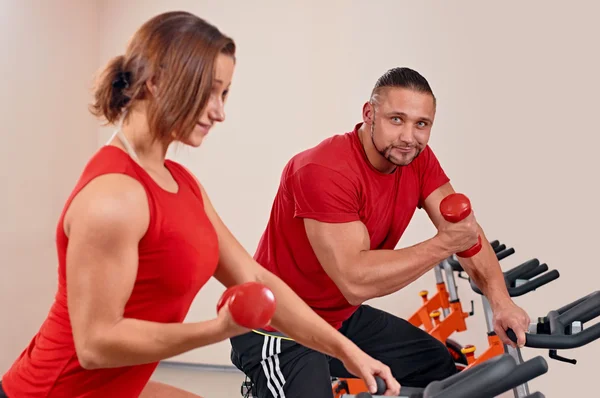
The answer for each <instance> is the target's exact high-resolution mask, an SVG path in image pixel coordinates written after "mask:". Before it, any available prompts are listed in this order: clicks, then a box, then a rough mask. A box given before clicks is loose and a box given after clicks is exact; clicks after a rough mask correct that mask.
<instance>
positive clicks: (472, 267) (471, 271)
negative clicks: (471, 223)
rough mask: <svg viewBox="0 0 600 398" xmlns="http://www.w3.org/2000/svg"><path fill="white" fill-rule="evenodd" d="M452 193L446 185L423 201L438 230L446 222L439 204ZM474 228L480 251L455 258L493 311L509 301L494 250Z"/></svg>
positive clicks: (451, 188)
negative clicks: (470, 255) (477, 234)
mask: <svg viewBox="0 0 600 398" xmlns="http://www.w3.org/2000/svg"><path fill="white" fill-rule="evenodd" d="M452 193H455V191H454V188H453V187H452V185H451V184H450V183H446V184H444V185H442V186H441V187H439V188H438V189H436V190H435V191H434V192H432V193H431V195H429V196H428V197H427V199H425V202H424V205H423V208H424V209H425V211H426V212H427V214H428V215H429V218H430V219H431V221H432V222H433V224H434V225H435V226H436V228H437V229H438V230H439V229H443V228H444V226H445V225H446V224H447V221H445V220H444V218H443V217H442V214H441V213H440V202H441V201H442V199H444V198H445V197H446V196H448V195H450V194H452ZM476 228H477V232H478V233H479V235H480V236H481V245H482V248H481V251H480V252H479V253H477V254H476V255H475V256H473V257H469V258H462V257H457V259H458V261H459V262H460V264H461V265H462V266H463V268H464V270H465V272H467V274H468V275H469V276H470V277H471V279H473V281H474V282H475V283H476V284H477V286H478V287H479V288H480V289H481V291H482V293H483V294H484V295H485V297H486V298H487V299H488V300H489V302H490V305H491V306H492V309H493V308H497V307H498V306H501V305H503V304H505V303H506V302H507V300H508V301H511V299H510V296H509V294H508V290H507V288H506V282H505V281H504V276H503V274H502V269H501V268H500V263H499V262H498V258H497V257H496V254H495V253H494V249H492V246H491V245H490V243H489V242H488V240H487V238H486V237H485V233H484V232H483V229H482V228H481V226H480V225H479V224H477V225H476Z"/></svg>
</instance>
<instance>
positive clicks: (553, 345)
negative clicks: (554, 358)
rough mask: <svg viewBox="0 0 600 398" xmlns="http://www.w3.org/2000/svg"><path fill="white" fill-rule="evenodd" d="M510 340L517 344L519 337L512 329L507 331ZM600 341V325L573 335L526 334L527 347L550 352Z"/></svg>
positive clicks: (597, 324)
mask: <svg viewBox="0 0 600 398" xmlns="http://www.w3.org/2000/svg"><path fill="white" fill-rule="evenodd" d="M506 334H507V335H508V338H509V339H511V340H512V341H514V342H515V343H516V342H517V336H516V335H515V332H513V331H512V329H508V330H507V331H506ZM598 339H600V323H596V324H595V325H592V326H590V327H589V328H587V329H585V330H583V331H581V332H579V333H577V334H572V335H565V334H529V333H525V346H526V347H531V348H544V349H548V350H568V349H571V348H578V347H581V346H584V345H586V344H589V343H591V342H592V341H595V340H598Z"/></svg>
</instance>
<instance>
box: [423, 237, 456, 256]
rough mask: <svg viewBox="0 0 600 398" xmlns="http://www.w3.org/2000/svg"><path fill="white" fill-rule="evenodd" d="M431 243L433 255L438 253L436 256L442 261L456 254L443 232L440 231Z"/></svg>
mask: <svg viewBox="0 0 600 398" xmlns="http://www.w3.org/2000/svg"><path fill="white" fill-rule="evenodd" d="M429 242H430V245H431V248H430V250H432V252H433V253H436V256H437V257H439V259H440V261H442V260H444V259H446V258H448V257H450V256H452V255H453V254H455V253H454V251H453V250H452V247H451V245H450V244H449V243H448V239H447V238H446V236H445V235H444V233H443V232H439V231H438V232H437V233H436V234H435V236H434V237H433V238H431V239H430V240H429Z"/></svg>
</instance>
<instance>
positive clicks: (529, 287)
mask: <svg viewBox="0 0 600 398" xmlns="http://www.w3.org/2000/svg"><path fill="white" fill-rule="evenodd" d="M559 277H560V273H559V272H558V271H557V270H552V271H550V272H548V273H547V274H544V275H542V276H540V277H539V278H535V279H532V280H530V281H528V282H525V283H524V284H522V285H521V286H517V287H509V288H508V294H509V295H510V297H519V296H522V295H524V294H525V293H529V292H531V291H533V290H535V289H537V288H538V287H540V286H544V285H546V284H548V283H550V282H552V281H553V280H555V279H558V278H559Z"/></svg>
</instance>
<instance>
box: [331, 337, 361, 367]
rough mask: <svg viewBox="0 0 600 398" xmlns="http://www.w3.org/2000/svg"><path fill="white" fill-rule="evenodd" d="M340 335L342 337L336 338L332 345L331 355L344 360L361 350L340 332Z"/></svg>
mask: <svg viewBox="0 0 600 398" xmlns="http://www.w3.org/2000/svg"><path fill="white" fill-rule="evenodd" d="M340 336H342V337H341V338H340V339H337V341H336V344H335V345H334V347H333V356H334V357H335V358H337V359H339V360H340V361H341V362H346V361H348V360H349V359H350V358H353V357H355V356H356V355H357V354H358V353H360V352H362V351H361V349H360V348H359V347H358V346H357V345H356V344H354V343H353V342H352V341H351V340H350V339H348V338H347V337H345V336H344V335H342V334H340Z"/></svg>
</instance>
